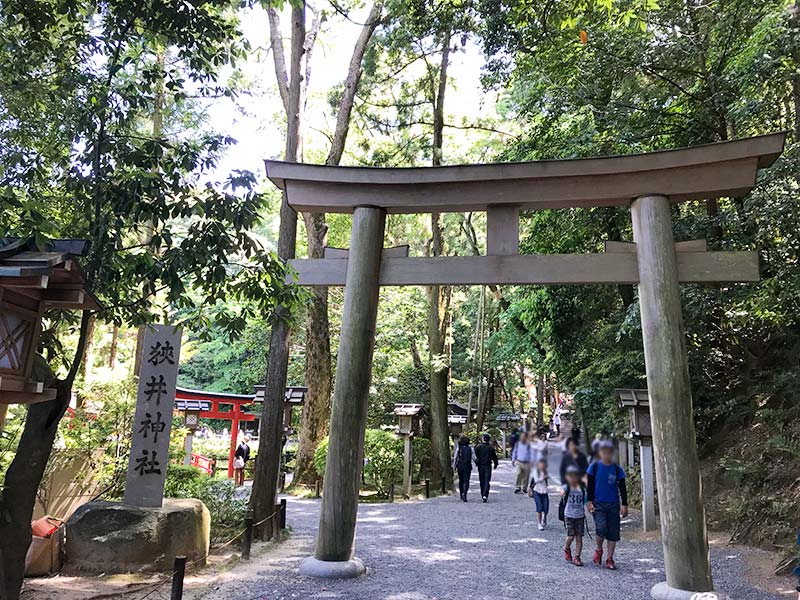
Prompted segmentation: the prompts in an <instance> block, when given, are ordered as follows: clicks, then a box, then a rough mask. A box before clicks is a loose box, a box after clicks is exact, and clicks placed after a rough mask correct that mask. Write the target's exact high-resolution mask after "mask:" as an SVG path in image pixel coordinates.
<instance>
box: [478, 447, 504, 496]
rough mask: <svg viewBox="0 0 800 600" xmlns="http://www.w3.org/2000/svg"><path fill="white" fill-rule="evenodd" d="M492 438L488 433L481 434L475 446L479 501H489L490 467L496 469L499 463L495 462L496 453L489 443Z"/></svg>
mask: <svg viewBox="0 0 800 600" xmlns="http://www.w3.org/2000/svg"><path fill="white" fill-rule="evenodd" d="M491 439H492V437H491V436H490V435H489V434H488V433H484V434H483V438H482V441H481V443H480V444H478V445H477V446H475V464H476V465H477V466H478V479H480V482H481V499H482V500H483V501H484V502H488V501H489V483H490V482H491V481H492V466H494V468H495V469H496V468H497V467H498V465H499V464H500V462H499V461H498V460H497V452H495V451H494V448H493V447H492V445H491V444H490V443H489V442H490V441H491Z"/></svg>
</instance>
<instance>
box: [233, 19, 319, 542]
mask: <svg viewBox="0 0 800 600" xmlns="http://www.w3.org/2000/svg"><path fill="white" fill-rule="evenodd" d="M267 13H268V16H269V21H270V36H271V39H272V52H273V57H274V63H275V70H276V74H277V79H278V89H279V90H280V94H281V99H282V101H283V103H284V108H285V111H286V117H287V123H286V124H287V127H286V149H285V153H284V160H286V161H289V162H296V161H297V157H298V152H299V145H300V98H301V64H302V58H303V51H304V44H305V33H306V24H305V5H303V4H301V5H297V6H294V7H293V8H292V13H291V17H292V36H291V53H290V62H289V69H290V71H289V76H288V77H287V74H286V70H285V69H286V61H285V59H284V52H283V42H282V41H281V36H280V23H279V20H278V13H277V12H276V11H275V9H274V8H270V9H269V10H268V11H267ZM280 218H281V224H280V230H279V232H278V256H279V257H280V258H281V260H284V261H285V260H288V259H290V258H294V254H295V248H296V245H297V214H296V213H295V212H294V210H293V209H292V208H291V207H290V206H289V204H288V202H287V200H286V194H285V193H284V194H283V195H282V198H281V213H280ZM288 312H289V311H288V309H287V308H286V307H284V306H278V307H276V308H275V310H274V311H273V314H272V317H271V325H272V329H271V331H270V338H269V358H268V360H267V373H266V377H265V382H264V386H265V389H264V405H263V407H262V410H261V424H260V427H259V451H258V455H257V456H256V464H255V475H254V479H253V491H252V493H251V495H250V509H251V510H252V512H253V518H254V519H255V521H256V522H259V521H261V520H263V519H266V518H267V517H268V516H269V515H271V514H272V512H273V511H274V509H275V502H276V500H277V497H278V475H279V472H280V457H281V449H282V440H283V400H284V394H285V389H286V372H287V368H288V366H289V334H290V329H289V324H288V317H289V314H288ZM235 433H236V432H232V435H235ZM276 533H277V532H275V531H273V530H272V519H267V521H266V522H265V523H264V524H263V525H261V526H259V527H257V528H256V531H255V535H256V537H257V538H260V539H264V538H271V537H273V535H275V534H276Z"/></svg>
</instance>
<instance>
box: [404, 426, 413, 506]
mask: <svg viewBox="0 0 800 600" xmlns="http://www.w3.org/2000/svg"><path fill="white" fill-rule="evenodd" d="M403 437H404V438H405V439H404V440H403V441H404V442H405V444H404V445H405V452H404V453H403V497H404V498H411V464H412V462H413V459H414V446H413V444H412V443H411V436H410V435H406V436H403Z"/></svg>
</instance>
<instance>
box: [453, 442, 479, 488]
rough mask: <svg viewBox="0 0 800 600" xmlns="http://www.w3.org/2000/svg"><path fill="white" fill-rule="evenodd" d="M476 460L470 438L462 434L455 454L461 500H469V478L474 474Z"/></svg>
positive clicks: (454, 460)
mask: <svg viewBox="0 0 800 600" xmlns="http://www.w3.org/2000/svg"><path fill="white" fill-rule="evenodd" d="M474 461H475V451H474V450H473V449H472V446H470V444H469V438H468V437H467V436H466V435H462V436H461V437H460V438H459V439H458V446H457V447H456V452H455V456H453V468H454V469H455V470H456V473H458V491H459V492H460V493H461V500H462V501H463V502H466V501H467V492H469V478H470V477H471V476H472V463H473V462H474Z"/></svg>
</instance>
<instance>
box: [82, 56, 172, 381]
mask: <svg viewBox="0 0 800 600" xmlns="http://www.w3.org/2000/svg"><path fill="white" fill-rule="evenodd" d="M166 60H167V49H166V47H165V46H164V45H163V44H162V43H157V44H156V65H157V66H158V70H157V77H158V79H157V81H156V86H155V90H154V96H153V114H152V115H150V124H151V129H150V135H151V137H152V138H153V140H156V141H158V140H160V139H161V138H163V137H164V108H165V106H166V88H165V85H166V82H165V79H164V69H165V67H166ZM152 170H153V171H155V170H156V168H155V166H154V167H153V169H152ZM154 228H155V224H154V223H153V222H152V221H151V222H148V223H147V225H146V226H145V227H144V231H143V232H142V243H143V244H145V245H147V244H150V241H151V240H152V239H153V230H154ZM151 292H152V289H151V287H150V284H149V282H144V283H143V284H142V298H144V301H145V302H146V303H147V306H149V305H150V303H149V301H148V300H147V298H148V296H149V294H150V293H151ZM146 331H147V324H142V325H139V328H138V329H137V330H136V349H135V350H134V354H133V375H134V377H139V372H140V371H141V370H142V356H143V354H144V349H143V346H144V335H145V332H146ZM90 343H91V341H90Z"/></svg>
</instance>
